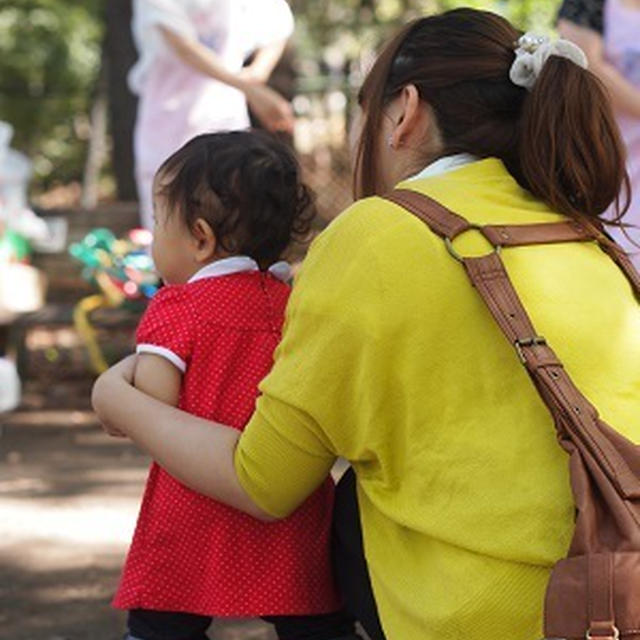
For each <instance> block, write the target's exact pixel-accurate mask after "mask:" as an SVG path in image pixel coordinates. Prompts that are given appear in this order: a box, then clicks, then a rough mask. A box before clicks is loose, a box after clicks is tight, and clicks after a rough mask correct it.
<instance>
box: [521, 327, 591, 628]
mask: <svg viewBox="0 0 640 640" xmlns="http://www.w3.org/2000/svg"><path fill="white" fill-rule="evenodd" d="M545 344H547V340H546V339H545V338H544V337H543V336H533V338H525V339H524V340H516V341H515V342H514V343H513V346H514V347H515V348H516V353H517V354H518V358H520V362H522V364H527V358H526V357H525V355H524V351H523V347H533V346H534V345H545ZM588 640H590V639H588Z"/></svg>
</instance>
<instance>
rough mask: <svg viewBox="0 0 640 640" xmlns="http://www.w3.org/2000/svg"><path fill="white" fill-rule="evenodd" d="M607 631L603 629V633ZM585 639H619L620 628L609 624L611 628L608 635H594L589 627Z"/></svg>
mask: <svg viewBox="0 0 640 640" xmlns="http://www.w3.org/2000/svg"><path fill="white" fill-rule="evenodd" d="M606 633H607V632H606V631H605V634H606ZM585 638H586V640H620V630H619V629H618V627H616V625H615V624H612V625H611V628H610V629H609V631H608V635H603V634H601V633H598V634H597V635H594V633H593V631H592V629H589V631H587V633H586V635H585Z"/></svg>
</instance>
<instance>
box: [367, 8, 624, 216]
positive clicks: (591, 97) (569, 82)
mask: <svg viewBox="0 0 640 640" xmlns="http://www.w3.org/2000/svg"><path fill="white" fill-rule="evenodd" d="M521 38H522V32H521V31H519V30H518V29H516V28H515V27H513V25H511V24H510V23H509V22H508V21H507V20H505V19H504V18H502V17H500V16H498V15H495V14H493V13H490V12H487V11H478V10H475V9H455V10H453V11H448V12H446V13H443V14H440V15H437V16H429V17H427V18H422V19H420V20H416V21H415V22H413V23H409V24H408V25H407V26H405V28H404V29H403V30H402V31H400V33H398V35H397V36H396V37H395V38H394V39H393V40H392V41H391V42H390V43H389V45H387V47H386V48H385V50H384V51H383V52H382V54H381V55H380V57H379V58H378V61H377V62H376V64H375V65H374V67H373V69H372V70H371V71H370V73H369V75H368V77H367V79H366V80H365V82H364V84H363V86H362V90H361V93H360V104H361V106H362V108H363V113H364V125H363V128H362V134H361V138H360V144H359V146H358V148H357V152H356V162H355V168H356V170H355V186H356V190H355V191H356V196H357V197H361V196H363V195H372V194H375V193H379V192H380V190H381V189H382V188H383V187H384V185H383V184H381V181H380V179H379V176H378V169H377V164H378V156H379V149H378V145H379V142H380V141H379V137H380V126H381V121H382V113H383V112H384V109H385V108H386V105H387V104H388V102H389V101H390V100H392V99H393V97H394V96H396V95H398V93H399V92H400V91H401V90H402V88H403V87H404V86H406V85H409V84H412V85H414V86H415V87H417V89H418V93H419V95H420V98H421V99H422V100H423V101H424V102H425V103H426V104H428V105H429V107H430V108H431V109H432V110H433V113H434V116H435V120H436V122H437V124H438V128H439V132H440V134H441V139H442V144H443V149H442V154H443V155H451V154H455V153H469V154H471V155H474V156H476V157H478V158H488V157H494V158H499V159H500V160H502V161H503V162H504V164H505V165H506V167H507V169H508V170H509V172H510V173H511V174H512V175H513V176H514V178H515V179H516V180H517V181H518V182H519V183H520V185H521V186H522V187H523V188H525V189H527V190H529V191H531V192H532V193H533V194H534V195H535V196H537V197H538V198H539V199H540V200H542V201H544V202H545V203H546V204H548V205H549V207H550V208H551V209H553V210H555V211H557V212H559V213H562V214H565V215H567V216H570V217H572V218H575V219H580V220H581V222H588V221H591V224H595V225H596V226H600V223H601V222H605V221H606V222H607V224H615V225H617V226H619V227H622V228H624V227H626V226H628V225H625V224H624V223H623V222H622V217H623V216H624V214H625V213H626V211H627V210H628V209H629V206H630V197H631V185H630V181H629V176H628V174H627V172H626V169H625V150H624V144H623V142H622V139H621V137H620V133H619V131H618V127H617V124H616V122H615V118H614V115H613V110H612V108H611V105H610V103H609V98H608V96H607V93H606V90H605V89H604V87H603V85H602V84H601V83H600V81H599V80H598V79H597V78H596V77H595V76H594V75H593V74H591V73H590V72H589V71H586V70H585V69H583V68H582V67H581V66H579V65H578V64H576V63H575V62H572V61H571V60H569V59H567V58H565V57H561V56H559V55H554V54H551V55H550V56H549V57H548V58H546V61H542V65H541V68H540V69H539V70H536V76H537V77H536V78H535V79H534V82H532V83H531V84H532V86H531V91H528V90H527V89H526V88H523V87H525V86H529V84H528V83H527V84H526V85H525V84H521V83H518V84H516V83H514V81H512V79H511V71H512V67H513V64H514V60H515V58H516V49H515V48H516V47H518V45H519V44H520V40H521ZM556 50H557V51H559V52H561V51H563V50H566V47H565V46H564V45H563V46H562V47H560V49H556ZM580 55H582V54H580ZM538 62H540V61H538ZM529 71H530V70H529ZM425 159H426V157H425ZM612 202H613V203H614V204H615V207H614V216H613V219H611V217H610V216H608V217H607V219H606V220H605V218H604V215H603V214H604V213H605V212H606V211H607V210H608V208H609V206H610V205H611V203H612Z"/></svg>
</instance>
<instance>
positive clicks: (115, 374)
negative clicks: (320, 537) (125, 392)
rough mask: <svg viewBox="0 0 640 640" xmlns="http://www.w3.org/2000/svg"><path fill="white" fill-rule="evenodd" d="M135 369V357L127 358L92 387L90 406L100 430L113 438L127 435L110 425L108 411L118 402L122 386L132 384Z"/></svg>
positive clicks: (106, 372) (105, 373) (103, 375)
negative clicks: (97, 420)
mask: <svg viewBox="0 0 640 640" xmlns="http://www.w3.org/2000/svg"><path fill="white" fill-rule="evenodd" d="M135 368H136V356H128V357H126V358H125V359H124V360H121V361H120V362H118V363H117V364H115V365H114V366H113V367H111V368H110V369H109V370H107V371H105V372H104V373H103V374H102V375H101V376H100V377H99V378H98V379H97V380H96V382H95V384H94V385H93V391H92V394H91V404H92V405H93V410H94V411H95V412H96V414H97V416H98V419H99V420H100V423H101V425H102V428H103V429H104V431H105V432H106V433H108V434H109V435H110V436H112V437H114V438H126V437H127V434H126V433H124V432H123V431H121V430H120V429H118V428H117V427H115V426H114V425H112V424H110V421H109V413H110V411H109V409H110V408H111V407H112V406H113V405H114V404H117V403H118V402H119V393H118V390H119V389H121V388H122V385H123V384H125V385H131V384H133V377H134V374H135Z"/></svg>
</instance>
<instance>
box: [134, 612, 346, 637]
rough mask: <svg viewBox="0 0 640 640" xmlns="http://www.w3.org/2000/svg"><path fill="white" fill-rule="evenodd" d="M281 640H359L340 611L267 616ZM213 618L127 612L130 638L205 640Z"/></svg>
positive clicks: (165, 613)
mask: <svg viewBox="0 0 640 640" xmlns="http://www.w3.org/2000/svg"><path fill="white" fill-rule="evenodd" d="M263 619H264V620H265V621H266V622H269V623H270V624H272V625H274V627H275V629H276V633H277V634H278V638H280V640H358V636H356V635H355V623H354V621H353V618H352V617H351V616H348V615H346V614H345V613H343V612H337V613H329V614H325V615H317V616H269V617H265V618H263ZM212 620H213V618H211V617H210V616H198V615H195V614H192V613H177V612H176V613H174V612H170V611H148V610H145V609H134V610H132V611H129V619H128V626H129V637H132V638H138V639H139V640H207V629H208V628H209V625H210V624H211V622H212Z"/></svg>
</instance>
